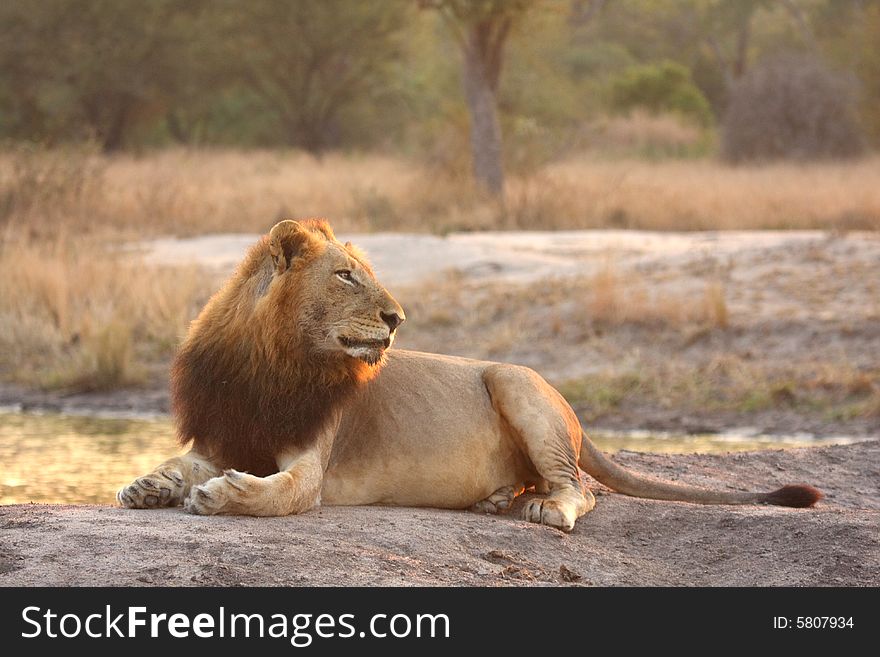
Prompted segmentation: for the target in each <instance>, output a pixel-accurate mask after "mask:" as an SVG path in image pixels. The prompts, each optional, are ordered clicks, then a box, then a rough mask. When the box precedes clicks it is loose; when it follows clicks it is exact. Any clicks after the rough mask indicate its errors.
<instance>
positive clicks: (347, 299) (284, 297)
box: [263, 219, 406, 365]
mask: <svg viewBox="0 0 880 657" xmlns="http://www.w3.org/2000/svg"><path fill="white" fill-rule="evenodd" d="M268 254H269V256H270V257H271V262H272V271H271V278H270V279H269V280H268V283H265V282H264V283H263V284H264V285H267V288H266V291H265V295H266V303H267V304H268V305H269V307H270V308H271V309H272V311H273V312H276V313H277V315H278V316H277V317H276V318H275V319H276V324H275V325H276V327H278V328H282V327H289V328H294V329H295V330H296V331H298V333H299V335H300V336H301V338H302V339H303V340H304V341H305V342H306V343H307V347H308V350H309V351H310V352H312V353H315V354H322V355H324V356H325V357H327V358H333V357H335V356H344V357H349V358H356V359H359V360H361V361H363V362H365V363H367V364H369V365H375V364H377V363H379V362H380V361H381V359H382V356H383V354H384V353H385V350H386V349H388V348H389V347H390V346H391V343H392V342H393V341H394V336H395V332H396V330H397V327H398V326H400V324H401V322H403V320H404V319H405V318H406V315H405V314H404V312H403V309H402V308H401V307H400V304H398V303H397V301H395V300H394V297H392V296H391V295H390V294H389V293H388V291H387V290H385V288H384V287H382V285H381V284H380V283H379V281H378V280H376V275H375V274H374V273H373V270H372V268H371V267H370V265H369V263H368V262H367V260H366V258H365V257H364V255H363V253H361V252H360V251H359V250H358V249H357V248H356V247H354V246H352V245H351V243H346V244H342V243H340V242H339V241H338V240H337V239H336V237H335V236H334V235H333V231H332V230H331V229H330V227H329V226H328V225H327V223H326V222H325V221H322V220H313V219H312V220H305V221H290V220H287V221H282V222H280V223H278V224H276V225H275V226H274V227H273V228H272V230H271V231H270V232H269V236H268Z"/></svg>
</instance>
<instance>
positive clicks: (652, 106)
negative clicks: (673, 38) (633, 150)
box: [611, 61, 713, 126]
mask: <svg viewBox="0 0 880 657" xmlns="http://www.w3.org/2000/svg"><path fill="white" fill-rule="evenodd" d="M611 105H612V109H614V110H615V111H618V112H621V113H626V112H630V111H632V110H635V109H646V110H648V111H650V112H652V113H657V114H661V113H670V112H671V113H674V114H680V115H682V116H684V117H687V118H689V119H692V120H694V121H695V122H696V123H698V124H699V125H702V126H709V125H711V123H712V118H713V117H712V110H711V108H710V106H709V101H707V100H706V97H705V96H703V93H702V92H701V91H700V89H699V88H698V87H697V86H696V85H695V84H694V82H693V80H692V79H691V75H690V72H689V71H688V70H687V69H686V68H685V67H684V66H682V65H681V64H676V63H675V62H671V61H661V62H659V63H656V64H645V65H642V66H633V67H630V68H628V69H627V70H626V71H624V72H623V73H622V74H621V75H620V76H618V77H617V78H615V79H614V80H613V81H612V83H611Z"/></svg>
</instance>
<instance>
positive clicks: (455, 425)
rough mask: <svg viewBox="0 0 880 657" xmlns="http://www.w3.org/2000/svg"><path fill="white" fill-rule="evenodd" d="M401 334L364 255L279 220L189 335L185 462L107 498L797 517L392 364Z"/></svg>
mask: <svg viewBox="0 0 880 657" xmlns="http://www.w3.org/2000/svg"><path fill="white" fill-rule="evenodd" d="M405 319H406V314H405V313H404V311H403V308H401V307H400V304H398V303H397V301H395V299H394V298H393V297H392V296H391V295H390V294H389V293H388V292H387V291H386V290H385V288H383V287H382V285H380V283H379V282H378V280H377V278H376V275H375V274H374V272H373V270H372V269H371V267H370V264H369V263H368V261H367V259H366V258H365V256H364V254H363V253H362V252H361V251H360V250H359V249H357V248H356V247H354V246H352V245H351V243H345V244H342V243H340V242H339V241H338V240H337V239H336V237H335V236H334V234H333V231H332V230H331V228H330V226H329V225H328V223H327V222H326V221H324V220H322V219H306V220H301V221H293V220H285V221H281V222H280V223H278V224H276V225H275V226H274V227H273V228H272V229H271V231H270V232H269V234H268V235H264V236H263V237H262V238H261V239H260V240H259V242H258V243H257V244H256V245H254V246H253V247H252V248H251V249H250V251H249V252H248V254H247V255H246V257H245V258H244V260H243V261H242V263H241V264H240V266H239V267H238V269H237V270H236V271H235V273H234V274H233V275H232V276H231V278H230V279H229V280H228V281H227V283H226V284H225V285H224V286H223V287H222V288H221V289H220V290H219V291H218V292H217V293H216V294H215V295H214V296H213V297H212V298H211V299H210V300H209V301H208V303H207V305H206V306H205V308H204V309H203V310H202V312H201V313H200V314H199V316H198V318H197V319H196V320H195V321H194V322H193V323H192V325H191V327H190V329H189V332H188V335H187V337H186V339H185V340H184V342H183V343H182V345H181V347H180V349H179V351H178V353H177V355H176V357H175V359H174V362H173V364H172V369H171V399H172V413H173V415H174V418H175V421H176V426H177V432H178V437H179V439H180V442H181V444H182V445H184V446H185V445H187V444H190V443H191V448H190V450H189V451H188V452H187V453H186V454H184V455H182V456H178V457H175V458H172V459H170V460H168V461H166V462H164V463H162V464H161V465H159V466H158V467H157V468H156V469H155V470H153V471H152V472H150V473H149V474H146V475H144V476H142V477H139V478H138V479H136V480H135V481H134V482H132V483H131V484H130V485H128V486H125V487H124V488H122V489H121V490H120V491H119V492H118V494H117V500H118V502H119V503H120V504H121V505H122V506H124V507H128V508H132V509H151V508H157V507H167V506H174V505H181V504H182V505H183V508H184V510H186V511H188V512H190V513H194V514H200V515H211V514H241V515H250V516H284V515H288V514H298V513H303V512H305V511H308V510H309V509H312V508H314V507H316V506H318V505H394V506H410V507H435V508H446V509H474V510H476V511H479V512H484V513H499V512H502V511H504V510H506V509H508V508H509V507H510V506H511V503H512V502H513V500H514V498H516V496H518V495H519V494H520V493H522V492H523V491H524V490H527V489H532V488H533V489H534V491H535V493H536V495H534V496H531V499H529V501H528V502H527V503H526V504H525V505H524V506H523V516H524V518H525V519H526V520H528V521H531V522H534V523H541V524H544V525H549V526H551V527H556V528H558V529H561V530H563V531H571V530H572V528H573V527H574V525H575V521H576V520H577V519H578V518H579V517H580V516H582V515H584V514H585V513H587V512H588V511H590V510H591V509H592V508H593V506H594V505H595V498H594V497H593V495H592V493H591V492H590V490H589V489H588V488H586V487H585V485H584V483H583V481H582V479H581V473H580V469H581V468H582V469H583V470H584V471H586V472H587V473H588V474H589V475H591V476H592V477H593V478H595V479H596V480H598V481H599V482H601V483H603V484H605V485H607V486H609V487H610V488H612V489H614V490H615V491H618V492H620V493H623V494H625V495H631V496H637V497H643V498H650V499H658V500H678V501H685V502H694V503H699V504H776V505H783V506H793V507H808V506H812V505H813V504H815V503H816V502H817V501H818V500H819V499H820V498H821V496H822V494H821V493H820V492H819V491H818V490H816V489H815V488H813V487H811V486H806V485H788V486H784V487H782V488H780V489H779V490H776V491H774V492H770V493H752V492H721V491H714V490H707V489H703V488H698V487H694V486H687V485H682V484H677V483H672V482H668V481H662V480H658V479H654V478H649V477H647V476H644V475H640V474H636V473H634V472H632V471H630V470H627V469H625V468H623V467H621V466H619V465H617V464H616V463H614V461H612V460H611V459H609V458H608V457H606V456H605V455H604V454H603V453H602V452H600V451H599V450H598V449H597V448H596V447H595V445H594V444H593V443H592V442H591V441H590V439H589V438H588V437H587V435H586V434H585V433H584V431H583V429H582V427H581V424H580V422H579V420H578V418H577V416H576V414H575V412H574V411H573V410H572V408H571V406H569V404H568V403H567V402H566V401H565V399H564V398H563V397H562V395H561V394H560V393H559V392H557V391H556V390H555V389H554V388H553V387H552V386H551V385H550V384H548V383H547V382H546V381H545V380H544V379H543V378H542V377H541V376H539V375H538V374H537V373H536V372H534V371H533V370H531V369H529V368H527V367H520V366H516V365H508V364H501V363H493V362H485V361H478V360H469V359H465V358H457V357H452V356H443V355H438V354H430V353H419V352H414V351H404V350H396V349H395V350H390V347H391V345H392V343H393V341H394V338H395V336H396V333H397V330H398V328H399V327H400V325H401V324H402V323H403V322H404V320H405Z"/></svg>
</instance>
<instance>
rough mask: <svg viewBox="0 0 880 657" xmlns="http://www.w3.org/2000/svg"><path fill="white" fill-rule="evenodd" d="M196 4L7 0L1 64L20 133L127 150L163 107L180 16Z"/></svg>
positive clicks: (175, 69) (174, 71)
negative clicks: (132, 135)
mask: <svg viewBox="0 0 880 657" xmlns="http://www.w3.org/2000/svg"><path fill="white" fill-rule="evenodd" d="M196 6H197V3H193V2H185V1H184V0H152V1H151V2H133V1H131V0H119V1H117V0H45V1H43V2H38V3H28V2H10V3H3V7H2V11H3V14H2V17H0V25H2V32H0V43H2V44H3V45H2V47H0V63H2V67H3V76H4V78H5V79H6V81H8V82H10V83H11V84H13V85H14V87H13V91H12V93H10V94H9V98H3V99H2V102H3V104H4V106H6V108H8V109H7V111H11V112H12V113H14V114H16V115H18V117H19V118H18V120H17V126H16V130H15V131H14V132H15V133H17V136H22V137H28V138H35V137H37V138H45V137H47V136H48V137H52V136H56V135H60V136H64V137H69V136H79V137H83V136H85V137H90V138H93V139H95V140H96V141H98V143H99V144H100V145H101V146H102V147H103V149H104V150H105V151H113V150H117V149H119V148H121V147H122V146H123V145H124V141H125V139H126V137H127V135H128V133H129V132H130V130H131V129H132V128H133V127H134V126H135V125H137V124H138V123H140V122H143V121H145V120H146V119H148V118H151V117H155V116H156V115H159V116H161V114H162V113H163V112H164V108H165V106H166V105H167V103H168V98H169V96H170V95H171V94H172V93H173V89H174V87H175V86H176V80H177V76H178V74H179V71H180V67H179V60H180V58H179V57H178V56H177V54H176V49H177V48H179V47H180V46H181V45H182V44H183V43H184V42H185V34H186V32H187V26H185V25H183V23H184V22H185V21H186V19H187V18H188V16H189V10H190V9H191V8H195V7H196ZM10 101H17V102H14V103H10ZM77 133H80V134H77ZM83 133H85V134H83Z"/></svg>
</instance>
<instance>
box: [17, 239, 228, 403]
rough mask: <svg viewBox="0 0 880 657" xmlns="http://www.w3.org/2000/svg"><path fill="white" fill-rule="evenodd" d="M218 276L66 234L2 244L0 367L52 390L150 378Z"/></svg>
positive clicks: (94, 386) (20, 379) (111, 385)
mask: <svg viewBox="0 0 880 657" xmlns="http://www.w3.org/2000/svg"><path fill="white" fill-rule="evenodd" d="M213 285H214V282H213V281H211V280H210V277H209V276H208V275H207V274H205V273H204V272H202V271H200V270H197V269H195V268H174V269H168V268H165V269H157V268H151V267H146V266H144V265H143V264H142V263H140V262H139V261H138V260H137V258H136V257H134V256H132V255H131V254H130V253H126V252H123V251H120V250H119V249H118V247H114V246H112V245H108V244H106V243H104V242H100V241H95V240H88V239H83V238H80V239H78V240H77V241H76V242H75V243H74V242H73V241H72V240H70V239H67V238H66V235H65V234H64V233H59V234H58V235H56V236H54V237H52V238H47V239H43V238H41V239H31V238H29V237H28V236H26V235H22V234H9V233H7V236H6V239H5V240H4V241H3V242H2V244H0V372H2V375H3V378H5V379H12V380H17V381H20V382H23V383H28V384H31V385H40V386H45V387H69V388H74V389H89V390H94V389H107V388H114V387H118V386H121V385H126V384H130V383H137V382H140V381H142V380H143V379H144V378H145V377H147V376H149V375H150V371H149V366H150V365H152V364H154V363H156V362H157V361H161V360H162V359H163V358H167V356H168V355H170V353H171V351H172V350H173V348H174V347H175V346H176V345H177V343H178V341H179V339H180V338H181V337H182V335H183V333H184V332H185V330H186V327H187V325H188V322H189V320H190V319H191V318H192V317H193V316H194V315H195V313H196V312H198V309H199V308H200V307H201V305H202V304H204V302H205V301H206V300H207V298H208V296H209V294H210V293H211V291H212V287H213Z"/></svg>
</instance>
